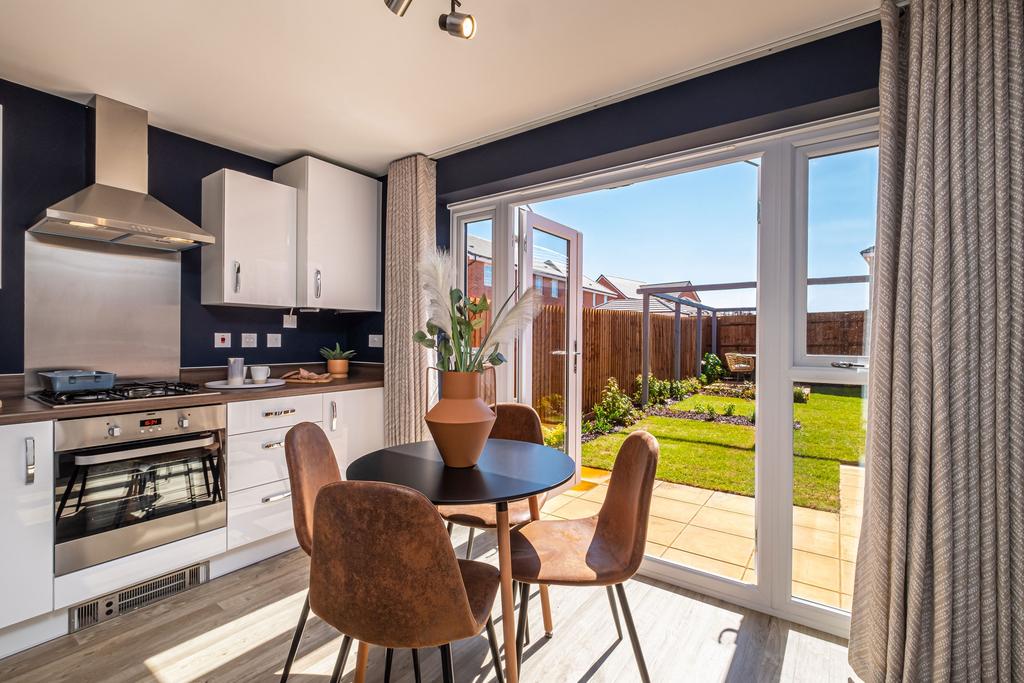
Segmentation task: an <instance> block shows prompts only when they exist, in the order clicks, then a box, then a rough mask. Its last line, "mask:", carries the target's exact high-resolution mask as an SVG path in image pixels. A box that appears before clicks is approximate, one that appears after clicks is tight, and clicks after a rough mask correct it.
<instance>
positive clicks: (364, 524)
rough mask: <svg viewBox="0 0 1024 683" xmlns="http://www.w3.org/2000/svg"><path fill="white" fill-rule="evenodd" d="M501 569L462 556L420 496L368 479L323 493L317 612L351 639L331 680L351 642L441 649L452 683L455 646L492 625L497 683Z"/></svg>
mask: <svg viewBox="0 0 1024 683" xmlns="http://www.w3.org/2000/svg"><path fill="white" fill-rule="evenodd" d="M499 581H500V578H499V574H498V569H497V568H496V567H493V566H492V565H489V564H486V563H483V562H474V561H472V560H460V559H456V557H455V551H454V550H453V549H452V546H451V542H450V541H449V538H448V535H447V534H446V533H445V528H444V523H443V522H442V521H441V517H440V516H439V515H438V513H437V510H436V508H435V507H434V506H433V505H432V504H431V503H430V501H429V500H427V499H426V498H425V497H424V496H423V495H422V494H421V493H419V492H418V491H414V490H413V489H410V488H406V487H404V486H398V485H396V484H387V483H383V482H370V481H342V482H338V483H336V484H328V485H327V486H325V487H323V488H322V489H321V490H320V493H319V494H318V495H317V500H316V508H315V512H314V516H313V556H312V561H311V562H310V569H309V606H310V609H312V610H313V613H314V614H316V615H317V616H319V617H320V618H321V619H322V620H323V621H324V622H326V623H327V624H329V625H331V626H333V627H334V628H335V629H337V630H338V631H340V632H341V633H342V634H343V636H344V637H343V638H342V644H341V650H340V652H339V653H338V659H337V661H336V662H335V666H334V673H333V675H332V677H331V682H332V683H335V682H336V681H338V680H339V678H340V677H341V672H342V670H343V669H344V666H345V659H346V658H347V657H348V652H349V649H350V648H351V645H352V640H353V639H356V640H359V641H361V642H364V643H371V644H374V645H379V646H381V647H387V648H426V647H437V648H439V649H440V651H441V671H442V678H443V680H444V681H445V682H446V683H449V682H451V681H453V680H454V663H453V661H452V652H451V643H452V642H454V641H456V640H462V639H464V638H472V637H475V636H478V635H480V633H481V632H482V631H483V630H484V629H485V628H486V630H487V637H488V640H489V641H490V648H491V657H492V659H493V661H494V669H495V673H496V675H497V678H498V681H499V682H500V681H502V673H501V663H500V659H499V656H498V643H497V639H496V637H495V632H494V624H493V623H492V622H491V609H492V607H493V605H494V596H495V595H496V594H497V592H498V584H499Z"/></svg>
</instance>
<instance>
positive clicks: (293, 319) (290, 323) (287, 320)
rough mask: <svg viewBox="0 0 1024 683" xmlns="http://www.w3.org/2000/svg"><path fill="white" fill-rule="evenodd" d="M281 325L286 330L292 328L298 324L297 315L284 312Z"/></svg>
mask: <svg viewBox="0 0 1024 683" xmlns="http://www.w3.org/2000/svg"><path fill="white" fill-rule="evenodd" d="M282 325H283V327H284V328H285V329H286V330H294V329H295V328H296V327H298V326H299V316H297V315H289V314H287V313H285V314H284V322H283V323H282Z"/></svg>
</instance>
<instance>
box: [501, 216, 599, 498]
mask: <svg viewBox="0 0 1024 683" xmlns="http://www.w3.org/2000/svg"><path fill="white" fill-rule="evenodd" d="M517 227H518V235H519V237H520V239H519V240H518V245H519V251H518V254H517V256H518V262H519V264H520V268H519V269H518V270H519V282H518V286H519V291H520V292H521V293H526V292H527V291H529V290H531V289H532V290H534V296H535V297H536V308H535V310H536V317H535V318H534V322H533V325H532V326H531V327H530V328H528V329H527V330H525V331H524V334H523V337H522V346H521V348H520V352H519V362H520V368H521V372H520V382H521V385H520V393H519V395H520V400H522V401H529V402H530V404H531V405H532V406H533V407H534V408H535V409H536V410H537V412H538V413H539V414H540V417H541V422H542V424H543V428H544V439H545V442H547V443H548V445H551V446H554V447H556V448H559V449H561V450H563V451H565V453H566V454H568V455H569V457H571V458H572V459H573V460H574V461H575V462H576V474H577V476H576V480H577V481H578V480H579V469H580V427H581V424H580V423H581V419H582V415H581V402H582V392H581V384H580V372H581V370H582V368H581V357H582V349H583V347H582V342H581V340H580V329H581V327H582V324H583V288H582V265H583V264H582V257H583V236H582V235H581V234H580V232H578V231H576V230H573V229H572V228H570V227H567V226H565V225H562V224H560V223H556V222H555V221H553V220H551V219H548V218H545V217H544V216H541V215H539V214H536V213H533V212H532V211H529V210H527V209H519V210H518V226H517Z"/></svg>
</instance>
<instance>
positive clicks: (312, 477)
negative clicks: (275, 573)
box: [281, 422, 419, 683]
mask: <svg viewBox="0 0 1024 683" xmlns="http://www.w3.org/2000/svg"><path fill="white" fill-rule="evenodd" d="M284 457H285V462H286V464H287V465H288V479H289V482H290V484H291V493H292V519H293V521H294V524H295V536H296V538H297V539H298V541H299V547H300V548H302V549H303V550H304V551H305V553H306V554H307V555H312V553H313V505H314V503H315V502H316V495H317V493H319V492H320V489H321V488H323V487H324V486H326V485H327V484H334V483H337V482H339V481H341V470H340V469H339V468H338V460H337V459H336V458H335V456H334V449H332V448H331V442H330V441H329V440H328V439H327V435H326V434H324V431H323V430H322V429H320V428H319V427H317V426H316V425H315V424H312V423H311V422H302V423H299V424H297V425H295V426H294V427H292V428H291V429H289V430H288V434H286V435H285V439H284ZM308 616H309V596H308V595H307V596H306V600H305V602H303V603H302V612H300V614H299V623H298V625H297V626H296V627H295V635H294V636H292V644H291V648H290V649H289V650H288V659H286V660H285V663H284V672H283V673H282V674H281V683H284V682H285V681H287V680H288V674H289V673H290V672H291V669H292V663H293V662H294V661H295V654H296V652H297V651H298V649H299V642H300V641H301V640H302V631H303V629H304V627H305V625H306V619H307V617H308ZM368 653H369V651H368V647H367V645H366V644H365V643H360V644H359V654H360V656H359V659H360V661H361V662H363V663H364V666H365V662H366V658H367V655H368ZM391 657H392V653H391V652H390V651H389V652H388V653H387V662H388V664H389V665H390V663H391ZM413 664H414V665H415V666H416V669H417V670H419V661H418V659H417V656H416V653H415V652H414V653H413ZM388 668H390V666H389V667H388Z"/></svg>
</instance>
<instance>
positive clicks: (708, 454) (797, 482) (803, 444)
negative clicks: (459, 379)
mask: <svg viewBox="0 0 1024 683" xmlns="http://www.w3.org/2000/svg"><path fill="white" fill-rule="evenodd" d="M698 404H702V405H704V406H709V405H710V406H713V407H714V408H715V410H716V411H717V412H718V413H723V412H724V411H725V407H726V406H727V405H733V406H735V407H734V409H733V410H734V411H735V414H736V415H740V416H744V417H750V416H751V415H753V413H754V402H753V401H749V400H746V399H739V398H728V397H723V396H704V395H697V396H691V397H690V398H687V399H685V400H684V401H681V402H679V403H677V404H675V405H674V406H673V408H676V409H679V410H693V409H694V408H695V407H696V405H698ZM863 408H864V401H863V399H862V398H861V396H860V390H859V389H857V388H847V387H825V386H814V387H812V389H811V395H810V398H809V400H808V402H807V403H797V404H794V406H793V413H794V419H795V420H797V421H798V422H800V424H801V428H800V429H798V430H794V432H793V451H794V456H793V504H794V505H799V506H801V507H809V508H814V509H817V510H825V511H828V512H836V511H838V510H839V464H840V462H843V463H852V464H856V463H857V461H858V460H859V458H860V456H861V454H862V453H863V452H864V428H863V412H862V411H863ZM633 429H645V430H647V431H649V432H650V433H651V434H653V435H654V436H655V437H656V438H657V439H658V442H659V443H660V444H661V459H660V460H659V462H658V473H657V476H658V479H661V480H663V481H671V482H676V483H680V484H689V485H690V486H698V487H700V488H705V489H713V490H716V491H727V492H729V493H738V494H741V495H747V496H751V495H753V494H754V428H753V427H745V426H742V425H731V424H722V423H717V422H704V421H700V420H684V419H678V418H671V417H647V418H644V419H643V420H641V421H640V422H638V423H637V424H636V425H634V426H632V427H630V428H629V429H628V430H626V431H625V432H622V433H618V434H608V435H605V436H602V437H599V438H597V439H594V440H593V441H591V442H589V443H585V444H583V464H584V465H586V466H588V467H597V468H600V469H611V468H612V465H613V463H614V462H615V455H616V453H617V452H618V448H619V446H620V445H621V443H622V441H623V440H624V439H625V438H626V434H627V433H628V431H632V430H633Z"/></svg>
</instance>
